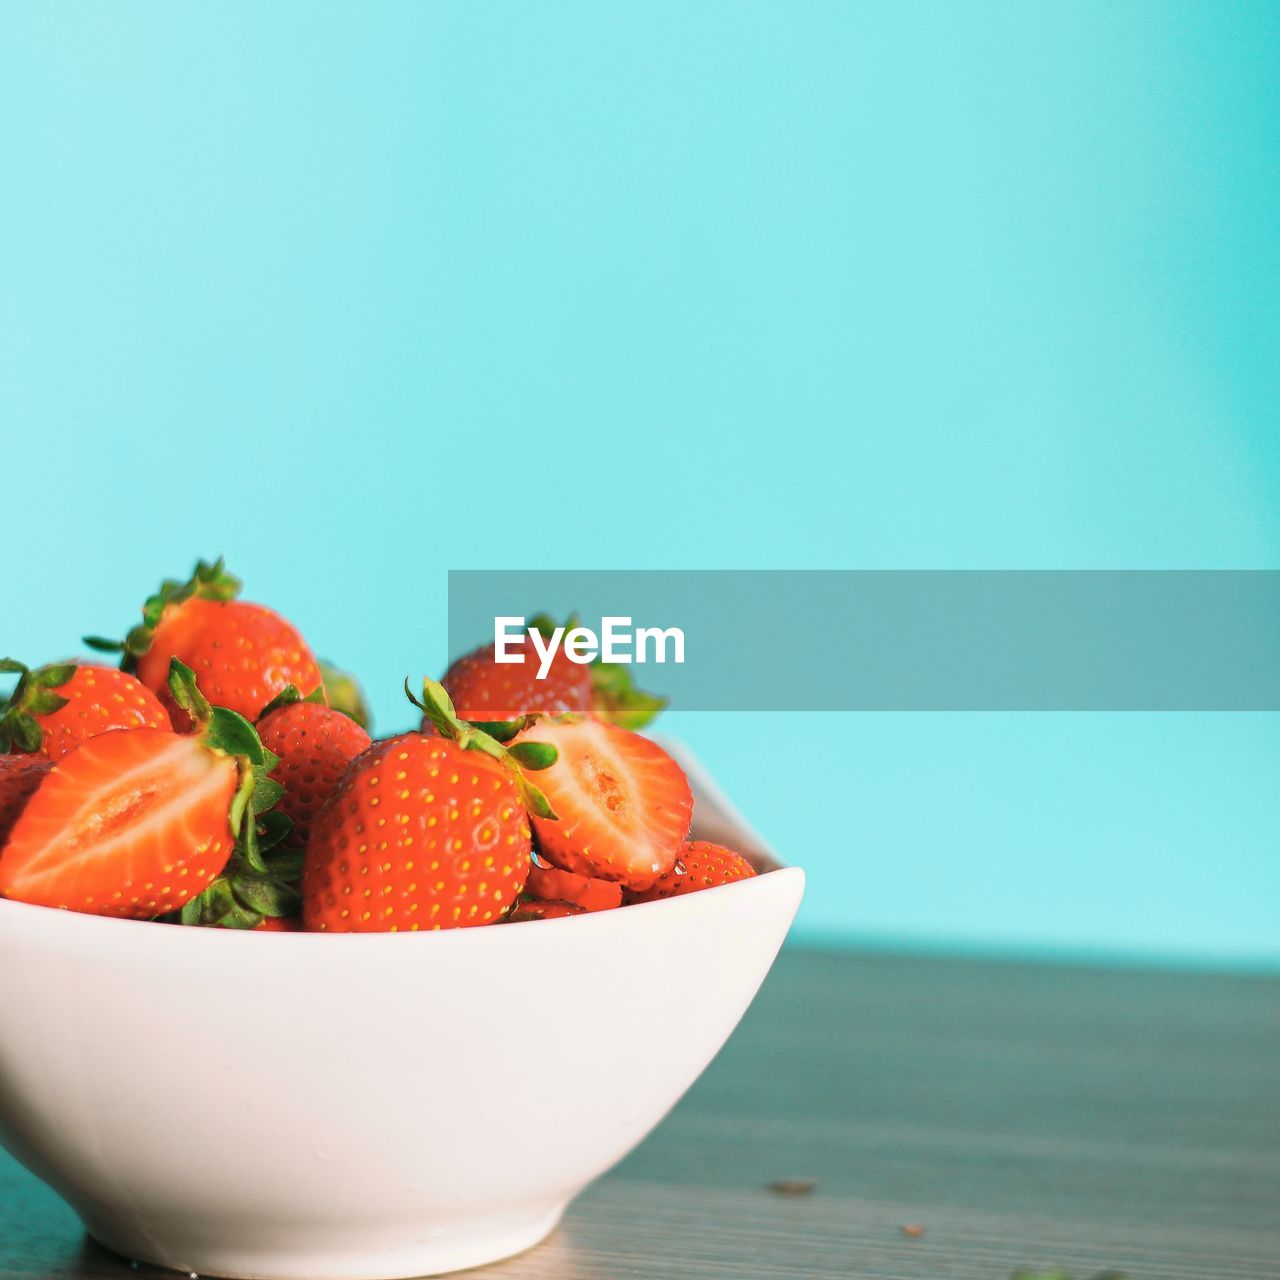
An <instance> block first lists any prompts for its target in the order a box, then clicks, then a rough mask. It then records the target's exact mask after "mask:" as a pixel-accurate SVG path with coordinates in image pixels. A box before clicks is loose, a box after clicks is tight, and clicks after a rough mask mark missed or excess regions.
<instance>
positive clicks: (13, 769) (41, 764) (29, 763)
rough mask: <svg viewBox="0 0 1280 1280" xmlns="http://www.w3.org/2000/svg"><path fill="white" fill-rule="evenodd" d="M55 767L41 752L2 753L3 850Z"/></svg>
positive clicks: (0, 835)
mask: <svg viewBox="0 0 1280 1280" xmlns="http://www.w3.org/2000/svg"><path fill="white" fill-rule="evenodd" d="M52 768H53V764H52V762H51V761H50V760H49V759H48V758H47V757H46V756H43V755H39V754H32V755H19V756H0V849H3V848H4V844H5V841H6V840H7V839H8V838H9V832H10V831H12V830H13V824H14V823H15V822H17V821H18V818H19V817H20V816H21V814H22V811H23V809H24V808H26V804H27V801H28V800H30V799H31V796H32V795H33V794H34V792H35V789H36V788H37V787H38V786H39V785H40V784H41V783H42V782H43V781H44V775H45V774H46V773H48V772H49V770H50V769H52Z"/></svg>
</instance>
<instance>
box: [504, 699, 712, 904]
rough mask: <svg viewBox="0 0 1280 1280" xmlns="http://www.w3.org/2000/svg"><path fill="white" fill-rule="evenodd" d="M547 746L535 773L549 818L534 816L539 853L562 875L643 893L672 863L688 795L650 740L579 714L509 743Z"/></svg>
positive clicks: (687, 814)
mask: <svg viewBox="0 0 1280 1280" xmlns="http://www.w3.org/2000/svg"><path fill="white" fill-rule="evenodd" d="M529 738H534V739H536V740H537V741H538V742H540V743H545V744H547V745H548V746H551V747H554V748H555V750H556V752H557V758H556V761H555V763H554V764H552V765H551V766H550V767H548V768H546V769H544V770H543V771H541V772H540V773H539V774H538V786H539V787H540V788H541V790H542V792H543V793H544V794H545V796H546V798H547V801H548V802H549V803H550V805H551V808H552V809H553V810H554V811H555V814H556V817H555V819H551V818H546V817H539V816H538V815H537V814H534V815H533V825H534V830H535V831H536V832H537V836H538V848H539V850H540V851H541V852H542V854H543V855H544V857H546V858H547V859H549V860H550V861H552V862H554V863H555V864H556V865H557V866H559V867H562V868H563V869H564V870H566V871H575V872H577V873H578V874H579V875H582V876H593V877H596V878H599V879H601V880H620V881H621V882H622V883H623V884H625V885H627V886H628V887H630V888H633V889H646V888H648V887H649V886H650V885H651V884H653V883H654V881H655V880H657V879H658V877H659V876H662V875H665V874H666V872H668V871H670V870H671V868H672V866H673V865H674V864H675V860H676V854H677V853H678V852H679V850H680V847H681V845H683V844H684V841H685V838H686V837H687V836H688V834H689V823H690V820H691V819H692V817H693V793H692V792H691V791H690V790H689V782H688V779H687V778H686V777H685V776H684V772H683V770H682V769H681V768H680V766H679V765H678V764H676V762H675V761H674V760H673V759H672V758H671V757H670V756H669V755H667V753H666V752H665V751H663V749H662V748H661V747H660V746H658V744H657V743H656V742H652V741H650V740H649V739H648V738H644V737H641V736H640V734H638V733H632V732H630V731H629V730H627V729H620V728H618V726H617V725H612V724H606V723H604V721H601V720H594V719H590V718H587V717H584V716H564V717H561V718H560V719H557V720H546V719H541V718H539V719H538V720H537V721H536V722H535V723H534V724H533V725H531V726H530V727H529V728H527V729H525V730H524V731H523V732H522V733H521V734H520V735H519V736H518V737H517V739H516V745H517V746H518V745H519V744H520V743H521V742H522V741H525V740H526V739H529Z"/></svg>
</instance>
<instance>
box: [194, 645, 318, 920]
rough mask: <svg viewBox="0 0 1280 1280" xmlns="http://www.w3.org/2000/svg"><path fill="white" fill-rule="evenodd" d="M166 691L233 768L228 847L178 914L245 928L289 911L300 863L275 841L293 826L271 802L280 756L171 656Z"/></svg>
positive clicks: (294, 903)
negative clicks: (217, 871)
mask: <svg viewBox="0 0 1280 1280" xmlns="http://www.w3.org/2000/svg"><path fill="white" fill-rule="evenodd" d="M169 692H170V693H171V694H172V695H173V699H174V701H175V702H176V703H177V704H178V705H179V706H180V707H181V708H182V709H183V710H184V711H186V712H187V714H188V715H190V716H191V718H192V719H193V720H194V721H195V722H196V726H197V729H198V732H199V736H200V740H201V742H203V743H204V745H205V746H206V747H208V748H209V749H210V750H211V751H215V752H217V753H219V754H220V755H228V756H233V757H234V758H235V761H236V765H237V767H238V768H239V771H240V781H239V785H238V786H237V787H236V792H235V795H234V796H232V798H231V808H230V810H229V811H228V814H227V818H228V821H229V823H230V825H231V833H232V835H233V836H235V841H236V843H235V850H234V851H233V853H232V855H231V857H230V859H229V860H228V862H227V865H226V867H225V868H224V869H223V871H222V874H221V875H220V876H219V877H218V878H217V879H216V880H215V881H214V882H213V883H212V884H211V885H209V886H208V888H206V889H205V890H204V892H203V893H201V894H199V895H197V896H196V897H194V898H192V899H191V901H189V902H188V903H187V904H186V905H185V906H184V907H183V908H182V910H181V912H180V913H179V916H178V919H179V922H180V923H182V924H192V925H220V926H222V927H224V928H228V929H252V928H255V927H256V926H257V925H259V924H260V923H261V922H262V920H263V918H264V917H265V916H284V915H293V914H294V913H295V912H296V911H297V910H298V907H299V905H300V902H301V899H300V897H299V895H298V891H297V889H296V888H295V887H294V882H295V881H296V880H297V879H298V876H299V875H300V874H301V871H302V864H301V861H300V859H299V857H298V855H297V854H296V853H294V852H291V851H286V850H283V849H277V846H278V845H279V844H280V842H281V841H282V840H283V839H284V838H285V837H286V836H287V835H288V834H289V832H290V831H291V830H292V829H293V823H292V822H291V821H290V820H289V818H288V817H287V816H286V815H285V814H283V813H280V812H278V811H275V810H274V808H273V807H274V806H275V805H276V804H277V803H278V802H279V800H280V798H281V796H283V795H284V788H283V787H282V786H281V785H280V784H279V783H278V782H277V781H276V780H275V779H274V778H272V777H270V774H271V771H272V770H273V769H274V768H275V767H276V765H278V764H279V763H280V757H279V756H278V755H276V754H275V752H274V751H269V750H267V748H266V747H264V746H263V745H262V739H261V738H260V737H258V731H257V730H256V729H255V728H254V727H253V725H252V724H250V723H249V721H248V720H246V719H245V717H244V716H242V715H240V713H239V712H237V711H232V710H230V709H229V708H227V707H215V706H212V705H211V704H210V702H209V700H208V699H207V698H206V697H205V696H204V694H202V693H201V692H200V688H199V686H198V684H197V683H196V675H195V672H194V671H192V670H191V668H190V667H188V666H187V665H186V664H185V663H183V662H181V661H180V660H179V659H177V658H172V659H171V660H170V662H169ZM295 693H296V690H295Z"/></svg>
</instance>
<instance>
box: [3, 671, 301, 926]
mask: <svg viewBox="0 0 1280 1280" xmlns="http://www.w3.org/2000/svg"><path fill="white" fill-rule="evenodd" d="M173 665H174V670H173V674H172V678H171V682H170V685H171V692H172V694H173V696H174V699H175V701H176V703H177V704H178V705H179V706H181V707H183V709H184V710H186V711H187V712H188V714H190V715H191V716H192V718H193V720H194V721H195V722H196V724H197V725H198V727H199V730H200V731H199V733H197V734H195V735H191V736H179V735H177V734H175V733H174V732H173V731H172V730H170V729H117V730H115V731H113V732H111V733H103V734H99V735H98V736H97V737H94V738H90V739H89V740H88V741H87V742H85V743H82V744H81V745H80V746H78V747H76V748H75V749H74V750H72V751H69V752H68V753H67V754H66V755H65V756H64V757H63V758H62V759H61V760H60V761H59V762H58V763H57V765H55V766H54V767H53V769H52V770H51V771H50V772H49V774H48V775H47V776H46V777H45V779H44V781H43V782H42V783H41V784H40V786H39V788H38V789H37V791H36V793H35V794H34V795H33V796H32V797H31V799H30V801H29V802H28V803H27V806H26V808H25V809H24V810H23V812H22V816H21V817H20V818H19V819H18V821H17V822H16V823H15V825H14V828H13V831H12V833H11V835H10V837H9V841H8V843H7V844H6V845H5V847H4V850H3V854H2V855H0V896H3V897H7V898H16V899H18V900H20V901H23V902H31V903H35V904H37V905H39V906H48V907H61V908H64V909H68V910H71V911H84V912H90V913H93V914H96V915H109V916H123V917H128V918H131V919H150V918H152V917H154V916H159V915H164V914H166V913H168V912H171V911H177V910H179V909H181V911H182V919H183V922H184V923H187V924H218V923H225V924H230V925H233V926H235V927H240V928H252V927H253V926H254V925H256V924H258V923H259V922H260V921H261V920H262V918H263V917H264V916H267V915H287V914H289V913H290V912H291V911H293V910H295V909H296V906H297V894H296V893H295V892H294V891H293V890H292V889H290V888H289V887H288V885H287V884H285V883H284V882H283V880H282V879H281V876H280V873H279V871H278V870H277V869H276V868H273V867H272V866H270V865H268V864H267V862H266V861H265V860H264V857H263V849H264V844H263V837H265V838H268V839H269V838H271V837H272V831H271V829H272V828H273V827H274V828H275V832H276V833H277V834H278V833H279V832H280V831H281V830H282V828H281V826H280V823H279V822H276V823H271V822H269V821H268V819H270V818H271V817H272V816H273V815H270V814H267V815H265V817H261V818H260V816H259V811H264V810H266V809H269V808H270V806H271V804H272V803H273V802H274V800H275V799H277V798H278V796H279V794H280V788H279V786H278V785H277V784H276V783H274V782H272V781H271V780H270V779H269V778H267V777H266V773H267V772H268V771H269V770H270V769H271V768H272V767H274V765H275V764H276V757H275V756H274V755H272V754H271V753H270V752H267V751H266V750H264V748H263V746H262V744H261V742H260V741H259V740H258V736H257V734H256V733H255V732H254V729H253V726H252V725H251V724H249V722H248V721H247V720H245V719H244V718H243V717H242V716H239V715H236V714H235V713H234V712H231V711H227V710H226V709H225V708H222V707H210V706H209V704H208V703H207V702H206V701H205V700H204V699H203V697H201V695H200V693H199V691H198V690H197V689H196V687H195V680H194V677H193V676H192V673H191V671H190V670H189V669H187V668H184V667H182V665H181V663H178V662H176V661H175V662H174V664H173ZM260 833H261V836H260Z"/></svg>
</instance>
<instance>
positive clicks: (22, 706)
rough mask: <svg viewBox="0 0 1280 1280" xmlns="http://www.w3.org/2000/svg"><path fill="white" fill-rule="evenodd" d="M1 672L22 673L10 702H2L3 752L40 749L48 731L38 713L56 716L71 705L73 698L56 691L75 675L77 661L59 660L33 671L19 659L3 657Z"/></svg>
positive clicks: (0, 732) (0, 747)
mask: <svg viewBox="0 0 1280 1280" xmlns="http://www.w3.org/2000/svg"><path fill="white" fill-rule="evenodd" d="M0 673H3V674H5V675H13V674H16V675H17V676H18V683H17V684H16V685H15V686H14V690H13V693H11V694H10V695H9V698H8V701H6V702H4V703H0V755H4V754H6V753H7V752H10V751H15V750H16V751H21V752H28V753H29V752H33V751H39V750H40V747H41V745H42V744H43V742H44V730H43V729H42V728H41V727H40V723H39V721H38V720H37V719H36V716H47V715H52V714H53V713H54V712H55V711H57V710H59V709H60V708H62V707H65V706H66V705H67V703H68V702H69V701H70V699H69V698H64V697H63V696H62V695H61V694H60V693H54V692H53V691H54V690H55V689H60V688H61V687H62V686H63V685H64V684H66V683H67V681H69V680H70V679H71V677H72V676H74V675H75V673H76V664H75V663H74V662H59V663H55V664H53V665H50V666H47V667H38V668H37V669H36V670H34V671H33V670H32V669H31V668H30V667H28V666H27V665H26V663H24V662H19V661H18V660H17V659H16V658H0Z"/></svg>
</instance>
